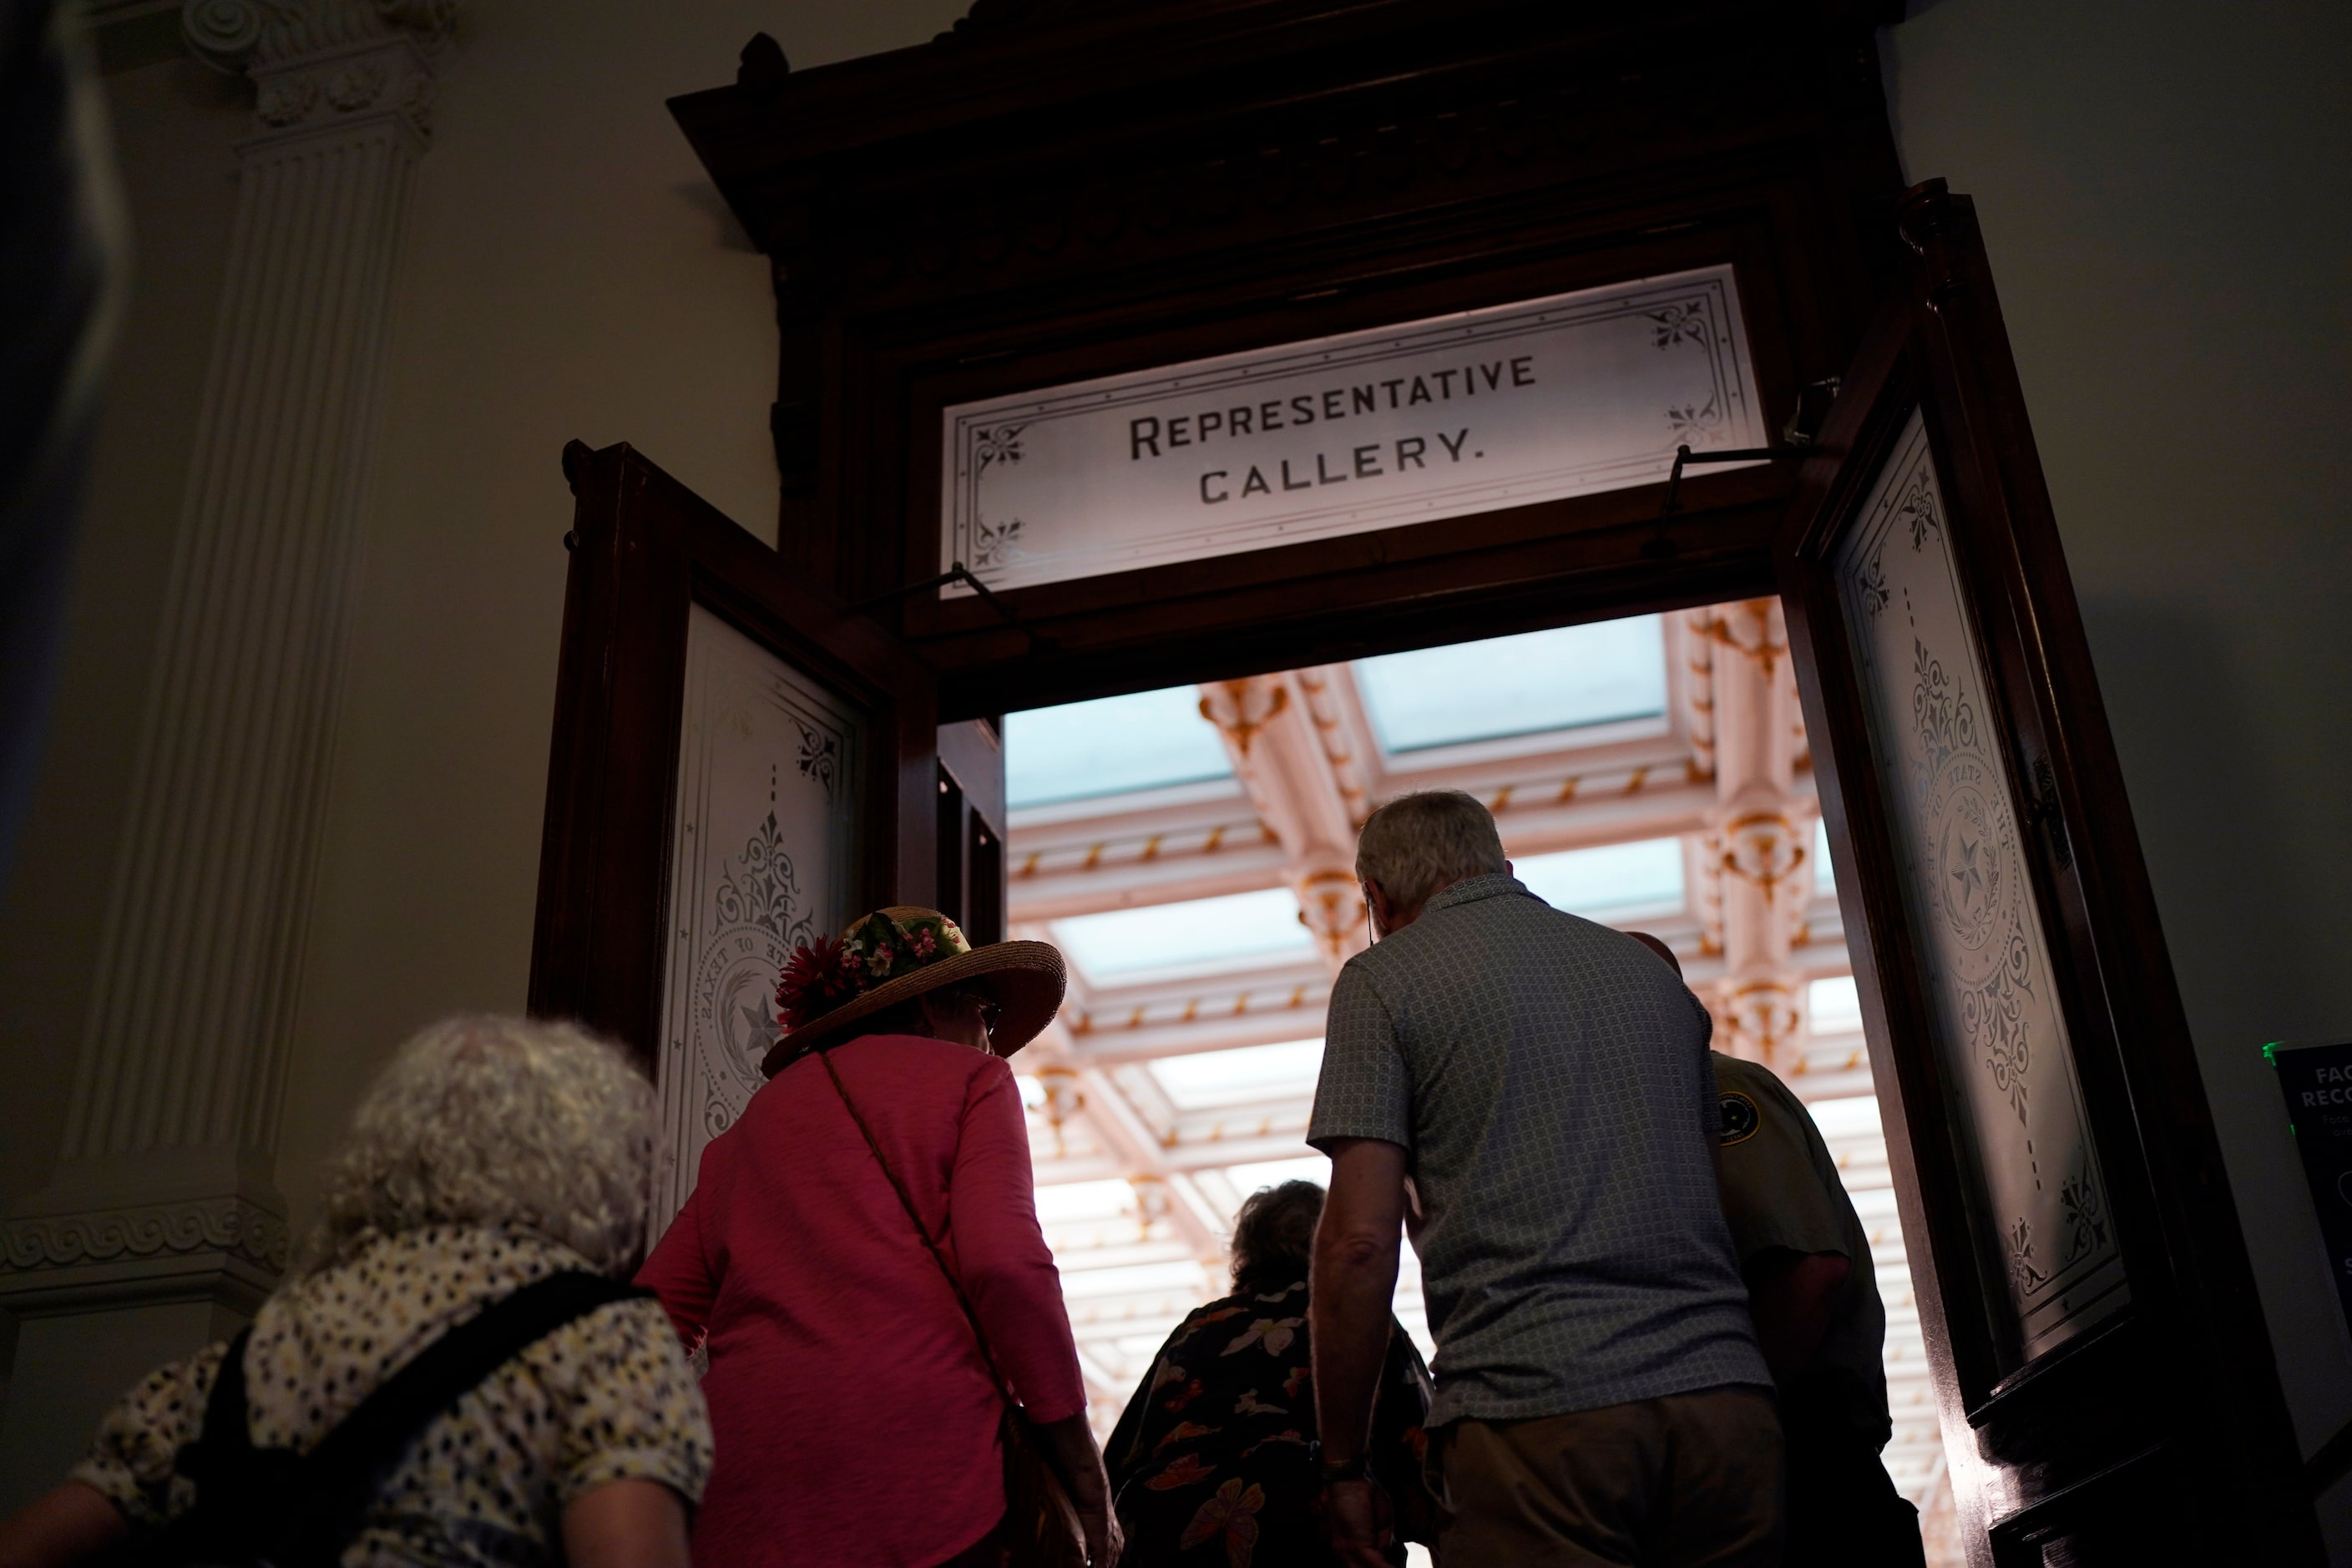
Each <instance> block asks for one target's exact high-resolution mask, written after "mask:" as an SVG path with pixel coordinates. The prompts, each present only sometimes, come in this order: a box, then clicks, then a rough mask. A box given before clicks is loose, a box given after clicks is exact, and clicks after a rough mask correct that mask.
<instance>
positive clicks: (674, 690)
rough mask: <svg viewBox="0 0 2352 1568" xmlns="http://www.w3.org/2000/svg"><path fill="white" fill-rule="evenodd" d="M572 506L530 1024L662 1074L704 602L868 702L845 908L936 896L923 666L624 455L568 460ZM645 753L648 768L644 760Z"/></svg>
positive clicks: (574, 455) (928, 685) (934, 738)
mask: <svg viewBox="0 0 2352 1568" xmlns="http://www.w3.org/2000/svg"><path fill="white" fill-rule="evenodd" d="M563 473H564V478H565V479H566V480H567V481H568V482H569V483H570V485H571V487H572V495H573V496H574V498H575V504H574V508H573V521H572V531H570V532H569V533H567V534H566V535H565V536H564V547H565V548H566V549H567V550H568V551H570V552H571V556H572V560H571V563H570V567H569V571H568V576H567V582H566V588H565V594H564V611H563V640H562V652H561V655H560V658H559V661H558V665H557V670H556V688H555V732H554V736H553V738H552V740H551V743H550V745H549V748H548V775H547V806H546V815H545V817H544V820H543V825H542V826H541V841H540V861H539V898H538V908H537V914H536V917H535V921H534V938H533V941H532V943H531V955H530V994H529V997H530V999H529V1003H528V1005H529V1008H530V1012H531V1014H532V1015H533V1016H538V1017H560V1018H574V1019H578V1020H580V1021H581V1022H583V1023H584V1024H587V1025H588V1026H590V1027H592V1028H594V1029H596V1030H597V1031H599V1032H600V1033H602V1034H604V1035H606V1036H608V1037H612V1038H614V1039H615V1040H618V1041H620V1042H621V1043H622V1045H623V1046H625V1047H627V1049H628V1050H629V1051H630V1052H631V1053H632V1054H633V1055H634V1056H635V1057H636V1058H637V1059H638V1060H639V1062H640V1063H641V1064H642V1065H643V1066H644V1067H645V1068H646V1072H647V1075H648V1076H656V1074H657V1068H658V1062H659V1047H660V1041H661V1038H662V1026H661V1009H662V975H663V961H664V958H665V956H666V955H667V952H668V951H669V943H668V942H667V940H666V932H667V926H668V923H669V898H670V886H671V878H670V869H671V868H670V852H671V839H672V833H671V827H672V823H673V821H674V819H675V816H676V814H677V800H676V793H677V773H678V746H679V733H680V726H681V721H682V715H683V712H684V696H685V682H686V659H687V628H688V620H689V618H690V616H691V615H692V611H693V608H694V606H696V605H702V606H703V607H705V608H707V609H709V610H711V611H713V612H715V613H716V614H718V615H719V616H720V617H721V618H722V619H724V620H726V621H727V622H728V623H729V624H730V625H731V626H734V627H735V628H736V629H737V630H738V631H740V632H741V633H743V634H744V635H745V636H747V637H751V639H752V641H754V642H755V643H758V644H760V645H761V646H762V647H765V648H767V649H769V650H770V651H772V652H773V653H775V654H777V655H778V656H780V657H782V658H784V659H786V660H787V661H789V662H791V663H792V664H793V665H794V666H796V667H797V668H800V669H802V670H803V671H805V672H807V673H808V674H809V675H810V676H812V677H813V678H814V679H819V680H821V681H824V682H825V683H826V684H827V685H828V686H830V687H831V688H832V689H835V690H836V691H839V692H841V693H843V694H844V695H845V696H846V697H847V698H849V699H850V700H853V701H855V702H856V703H857V704H858V705H859V706H861V707H862V708H864V709H865V710H866V712H867V714H868V715H869V716H870V718H871V720H872V722H871V725H870V727H869V729H868V731H867V735H866V750H867V755H866V759H865V766H864V767H863V768H862V769H861V773H862V774H863V778H864V784H865V791H866V798H865V801H864V802H863V811H864V815H865V816H866V823H867V826H866V832H865V833H864V835H863V837H862V842H861V844H860V860H861V865H860V868H859V873H858V883H859V886H858V888H857V889H856V897H855V898H854V899H853V900H852V902H853V905H854V906H856V907H864V908H874V907H876V906H878V905H883V904H888V903H891V902H895V901H901V900H906V899H910V898H911V899H913V900H916V901H918V902H926V901H928V900H929V897H930V888H931V880H932V878H933V876H934V875H935V874H936V870H937V867H936V863H935V858H936V851H935V847H934V844H933V840H932V837H931V836H932V833H933V832H934V830H935V829H934V826H933V824H934V815H933V814H934V807H933V805H932V802H933V797H934V795H935V794H936V792H937V789H938V783H937V777H936V773H937V766H938V764H937V763H936V761H935V757H936V748H937V745H938V732H937V720H936V718H935V716H934V686H933V682H932V679H931V675H930V671H929V669H928V668H924V667H922V666H921V665H920V663H919V661H917V660H915V659H914V658H912V657H911V656H910V655H909V654H908V651H907V649H906V647H904V645H902V644H901V643H899V642H898V639H897V638H896V637H892V636H890V635H889V634H888V633H887V632H886V631H884V630H883V629H882V628H881V627H880V626H876V625H875V624H874V623H873V622H872V621H871V620H869V619H868V618H866V616H859V615H856V614H855V613H853V612H852V611H851V610H850V609H849V608H848V607H847V606H846V605H842V604H840V603H839V602H838V601H837V600H835V599H833V598H832V597H831V596H830V595H824V594H822V593H813V592H811V591H809V590H808V589H807V588H805V587H804V586H803V584H800V583H799V582H797V581H796V580H795V574H793V573H792V572H790V571H789V570H787V569H786V568H784V566H783V565H782V563H781V562H779V561H778V559H777V557H776V554H775V552H773V551H772V550H770V549H769V548H768V547H767V546H766V545H764V544H762V543H761V542H760V541H759V540H757V539H755V538H753V537H752V536H751V534H749V533H746V532H745V531H743V530H742V529H741V528H740V527H738V526H737V525H736V524H735V523H734V522H733V521H730V519H729V518H728V517H727V516H726V515H725V514H724V513H722V512H720V511H719V510H718V509H717V508H716V507H713V506H711V505H710V504H709V502H707V501H705V500H702V499H701V498H700V497H698V496H697V495H695V494H694V493H693V492H692V491H691V490H689V489H687V488H686V487H685V486H684V485H681V484H679V483H678V482H677V480H676V479H672V478H670V476H669V475H667V473H664V472H663V471H662V470H661V469H660V468H657V467H656V466H655V465H654V464H653V463H651V462H650V461H648V460H647V459H646V458H645V457H644V455H643V454H641V453H639V452H637V451H636V450H635V448H634V447H629V446H628V445H627V444H626V443H622V444H619V445H615V446H612V447H604V448H603V449H601V450H591V449H590V448H589V447H587V446H586V445H585V444H584V443H583V442H579V441H574V442H572V443H571V444H570V445H568V446H567V447H564V449H563ZM646 759H655V760H656V761H655V762H654V763H653V765H650V766H649V765H646Z"/></svg>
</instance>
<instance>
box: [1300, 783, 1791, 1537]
mask: <svg viewBox="0 0 2352 1568" xmlns="http://www.w3.org/2000/svg"><path fill="white" fill-rule="evenodd" d="M1356 871H1357V876H1358V877H1359V879H1360V880H1361V881H1362V882H1363V885H1364V897H1365V900H1366V902H1367V904H1368V905H1369V906H1370V911H1371V918H1372V928H1373V933H1374V935H1375V937H1376V938H1377V939H1378V940H1377V941H1376V942H1374V943H1373V945H1372V947H1371V948H1370V950H1368V951H1367V952H1362V953H1360V954H1358V955H1357V956H1356V957H1355V958H1354V959H1353V960H1351V961H1350V962H1349V964H1348V966H1347V968H1346V969H1345V970H1343V971H1342V972H1341V973H1340V975H1339V983H1338V984H1336V985H1335V986H1334V987H1333V989H1332V993H1331V1016H1330V1022H1329V1026H1328V1031H1327V1036H1326V1043H1325V1046H1324V1056H1323V1077H1322V1081H1321V1082H1320V1083H1319V1084H1318V1086H1317V1089H1316V1093H1315V1113H1314V1117H1313V1120H1312V1121H1311V1123H1310V1125H1309V1128H1308V1131H1307V1142H1310V1143H1312V1144H1314V1145H1315V1146H1316V1147H1317V1148H1318V1149H1321V1150H1322V1151H1323V1152H1326V1153H1328V1155H1330V1156H1331V1188H1330V1195H1329V1198H1328V1200H1327V1202H1326V1204H1325V1206H1324V1210H1323V1218H1322V1223H1321V1225H1320V1226H1319V1227H1318V1230H1317V1233H1316V1244H1315V1262H1314V1275H1313V1280H1312V1284H1311V1287H1310V1289H1309V1291H1308V1299H1309V1308H1308V1310H1309V1313H1310V1324H1311V1331H1312V1339H1313V1345H1314V1352H1313V1353H1314V1379H1315V1393H1316V1408H1317V1412H1318V1425H1319V1428H1320V1432H1321V1453H1320V1461H1321V1464H1322V1466H1323V1478H1324V1483H1325V1508H1326V1517H1327V1519H1328V1521H1329V1525H1330V1529H1331V1533H1332V1538H1333V1544H1334V1546H1335V1547H1336V1548H1337V1549H1338V1551H1339V1554H1340V1558H1341V1561H1343V1562H1347V1563H1361V1564H1365V1565H1366V1568H1369V1565H1370V1564H1372V1563H1379V1562H1381V1561H1382V1557H1381V1551H1380V1548H1381V1545H1382V1544H1384V1541H1385V1537H1386V1535H1387V1533H1388V1532H1389V1530H1390V1523H1389V1517H1388V1503H1387V1500H1386V1499H1385V1498H1384V1497H1383V1496H1382V1495H1381V1493H1380V1490H1379V1487H1378V1484H1377V1483H1375V1482H1373V1481H1371V1480H1370V1479H1368V1478H1367V1477H1366V1476H1365V1475H1364V1473H1363V1447H1364V1438H1365V1434H1366V1432H1367V1430H1368V1428H1369V1426H1370V1412H1371V1401H1372V1392H1373V1388H1374V1385H1375V1384H1376V1382H1377V1380H1378V1377H1379V1373H1380V1367H1381V1357H1382V1352H1384V1350H1385V1348H1386V1336H1387V1333H1388V1322H1389V1305H1390V1298H1391V1295H1392V1294H1393V1292H1394V1290H1395V1288H1396V1269H1397V1245H1398V1234H1399V1230H1400V1228H1401V1227H1407V1228H1410V1230H1411V1232H1412V1239H1413V1246H1414V1248H1415V1250H1417V1251H1418V1252H1419V1253H1420V1255H1421V1264H1422V1279H1423V1289H1424V1291H1425V1293H1426V1294H1427V1296H1428V1300H1429V1323H1430V1329H1431V1331H1432V1332H1433V1334H1434V1335H1435V1336H1436V1339H1437V1356H1436V1359H1435V1361H1434V1362H1433V1363H1432V1364H1431V1372H1432V1373H1433V1375H1434V1377H1435V1380H1436V1384H1437V1397H1436V1403H1435V1405H1433V1408H1432V1409H1431V1411H1430V1428H1431V1431H1432V1433H1433V1439H1432V1444H1431V1450H1430V1468H1431V1472H1432V1480H1433V1485H1435V1487H1436V1489H1437V1490H1438V1493H1439V1497H1440V1500H1441V1501H1443V1502H1444V1505H1445V1507H1446V1510H1447V1517H1446V1520H1445V1522H1444V1533H1443V1538H1442V1540H1441V1542H1440V1546H1439V1550H1440V1552H1441V1555H1442V1556H1443V1557H1444V1558H1445V1559H1446V1560H1448V1561H1451V1562H1454V1563H1474V1564H1477V1565H1478V1568H1507V1565H1510V1564H1517V1563H1639V1564H1644V1565H1649V1564H1656V1565H1660V1568H1664V1565H1666V1564H1685V1563H1691V1564H1696V1563H1724V1564H1732V1563H1759V1564H1761V1563H1777V1562H1778V1561H1779V1560H1780V1555H1779V1554H1780V1480H1781V1476H1780V1467H1781V1441H1780V1424H1779V1421H1778V1418H1777V1417H1776V1416H1775V1415H1774V1412H1773V1405H1772V1399H1771V1395H1770V1392H1769V1391H1770V1389H1771V1386H1772V1380H1771V1374H1770V1373H1769V1371H1768V1370H1767V1369H1766V1367H1765V1364H1764V1359H1763V1356H1762V1354H1761V1353H1760V1352H1759V1350H1758V1348H1757V1343H1756V1335H1755V1330H1754V1328H1753V1326H1752V1325H1751V1323H1750V1321H1749V1320H1748V1306H1747V1290H1746V1288H1745V1287H1744V1286H1743V1284H1742V1283H1741V1280H1740V1275H1739V1268H1738V1262H1737V1261H1736V1260H1735V1258H1734V1257H1733V1253H1732V1245H1731V1237H1730V1233H1729V1231H1728V1229H1727V1227H1726V1226H1725V1223H1724V1218H1723V1210H1722V1206H1721V1205H1720V1202H1719V1201H1718V1199H1717V1191H1716V1177H1715V1169H1714V1163H1713V1159H1712V1155H1711V1152H1710V1146H1711V1143H1712V1142H1713V1129H1714V1126H1715V1123H1716V1122H1717V1120H1718V1118H1719V1112H1718V1110H1717V1101H1716V1094H1715V1086H1714V1084H1713V1082H1712V1081H1711V1077H1710V1074H1709V1072H1708V1070H1707V1055H1706V1041H1707V1037H1708V1035H1709V1033H1710V1031H1711V1027H1712V1026H1711V1023H1710V1021H1709V1019H1708V1017H1707V1015H1706V1009H1705V1008H1703V1007H1702V1006H1700V1005H1699V1004H1698V1002H1697V1001H1696V998H1694V997H1693V996H1692V995H1691V994H1690V993H1689V992H1688V991H1686V990H1685V989H1684V988H1683V986H1682V984H1680V982H1679V981H1677V980H1676V979H1675V976H1674V975H1673V974H1671V973H1668V972H1667V971H1666V970H1665V968H1664V966H1663V965H1661V964H1660V963H1657V961H1656V960H1654V958H1652V957H1651V956H1650V955H1649V953H1648V952H1644V951H1643V948H1642V947H1641V945H1640V944H1639V943H1637V942H1634V941H1633V938H1631V937H1628V936H1624V935H1622V934H1621V933H1619V932H1617V931H1612V930H1610V929H1609V928H1607V927H1605V926H1599V925H1595V924H1593V923H1592V922H1591V921H1583V920H1579V919H1577V918H1576V917H1575V916H1573V915H1567V914H1562V913H1560V912H1559V911H1558V910H1553V909H1552V908H1550V907H1549V905H1547V904H1545V903H1544V902H1543V901H1542V900H1539V899H1538V898H1536V897H1535V896H1534V895H1533V894H1531V893H1529V892H1528V890H1527V889H1525V888H1524V887H1522V886H1520V885H1519V883H1518V882H1517V880H1516V879H1513V878H1512V877H1511V875H1510V868H1509V863H1508V862H1507V861H1506V860H1505V859H1504V858H1503V847H1502V841H1501V839H1500V837H1498V836H1497V835H1496V831H1495V823H1494V818H1493V817H1492V816H1488V815H1487V812H1486V807H1484V806H1483V805H1479V803H1478V802H1477V801H1475V799H1473V798H1471V797H1470V796H1469V795H1463V794H1461V793H1460V792H1458V791H1452V790H1445V791H1431V792H1428V793H1425V794H1421V795H1405V796H1403V797H1402V798H1400V799H1398V800H1395V801H1392V802H1391V803H1390V804H1389V805H1385V806H1383V807H1381V809H1380V810H1379V811H1377V812H1375V813H1373V815H1372V817H1371V820H1370V821H1369V822H1367V823H1366V824H1365V825H1364V830H1363V834H1362V837H1361V839H1360V845H1359V847H1358V850H1357V855H1356Z"/></svg>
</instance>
